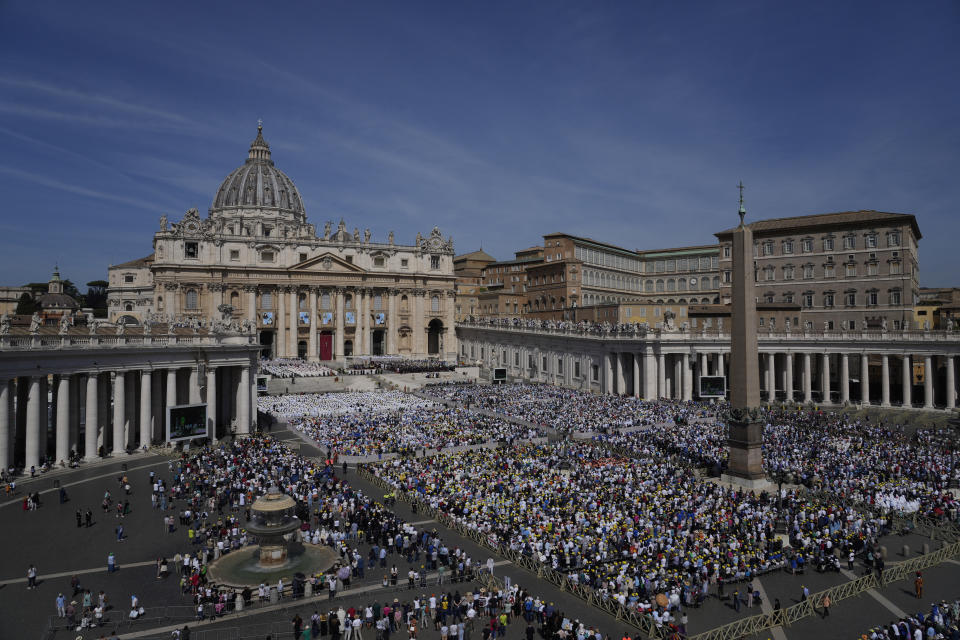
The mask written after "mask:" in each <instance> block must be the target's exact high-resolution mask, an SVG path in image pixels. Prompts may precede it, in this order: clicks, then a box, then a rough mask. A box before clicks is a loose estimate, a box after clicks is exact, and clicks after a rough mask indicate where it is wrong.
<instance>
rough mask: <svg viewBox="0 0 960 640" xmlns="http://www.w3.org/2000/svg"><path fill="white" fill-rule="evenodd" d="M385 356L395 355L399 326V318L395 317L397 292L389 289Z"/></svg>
mask: <svg viewBox="0 0 960 640" xmlns="http://www.w3.org/2000/svg"><path fill="white" fill-rule="evenodd" d="M387 313H388V316H387V354H388V355H391V356H392V355H396V354H397V353H398V349H397V327H398V326H399V325H400V318H399V317H398V316H397V290H396V289H390V290H389V291H388V292H387Z"/></svg>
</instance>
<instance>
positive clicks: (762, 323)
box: [760, 316, 766, 327]
mask: <svg viewBox="0 0 960 640" xmlns="http://www.w3.org/2000/svg"><path fill="white" fill-rule="evenodd" d="M765 321H766V318H764V317H762V316H761V317H760V326H761V327H762V326H764V325H765Z"/></svg>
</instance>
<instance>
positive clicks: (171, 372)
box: [161, 368, 177, 440]
mask: <svg viewBox="0 0 960 640" xmlns="http://www.w3.org/2000/svg"><path fill="white" fill-rule="evenodd" d="M176 404H177V370H176V368H172V369H167V407H173V406H176ZM161 432H162V433H163V439H164V440H166V439H167V412H166V410H164V412H163V428H162V429H161Z"/></svg>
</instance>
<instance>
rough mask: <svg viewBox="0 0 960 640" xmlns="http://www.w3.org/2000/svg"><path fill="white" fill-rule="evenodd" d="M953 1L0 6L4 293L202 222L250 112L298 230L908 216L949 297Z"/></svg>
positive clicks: (932, 275) (594, 226)
mask: <svg viewBox="0 0 960 640" xmlns="http://www.w3.org/2000/svg"><path fill="white" fill-rule="evenodd" d="M958 63H960V3H957V2H953V1H939V2H938V1H931V2H922V3H904V2H835V1H833V2H797V3H789V4H788V3H774V2H723V3H720V2H704V3H695V2H659V3H653V2H641V1H633V2H613V1H597V2H583V1H579V2H554V1H549V2H547V1H543V2H502V3H501V2H482V3H459V2H455V3H451V2H436V3H418V2H383V3H371V2H346V1H344V2H319V1H317V2H287V3H263V2H259V3H243V2H231V3H226V2H183V3H180V2H163V3H159V2H156V3H132V2H116V3H111V2H96V3H77V2H61V3H53V2H9V1H8V2H3V3H2V4H0V149H2V152H0V193H3V200H2V202H3V204H2V207H3V214H2V216H0V274H2V276H0V284H22V283H24V282H28V281H36V280H45V279H46V278H47V277H48V275H49V273H50V271H51V268H52V266H53V263H54V262H59V263H60V266H61V272H62V273H63V275H64V277H69V278H71V279H73V280H74V281H75V282H78V283H85V282H87V281H89V280H93V279H97V278H103V277H105V276H106V267H107V265H108V264H110V263H119V262H123V261H125V260H130V259H133V258H138V257H141V256H144V255H147V254H148V253H150V251H151V244H150V241H151V236H152V233H153V232H154V231H155V230H156V229H157V225H158V223H157V220H158V218H159V216H160V215H161V214H167V215H168V216H169V217H170V219H171V220H176V219H179V218H180V216H181V215H182V214H183V212H184V211H186V210H187V209H188V208H190V207H197V208H199V209H200V210H201V212H205V211H206V209H207V208H208V207H209V206H210V202H211V200H212V198H213V195H214V192H215V190H216V188H217V186H218V185H219V183H220V182H221V180H222V179H223V178H224V177H225V176H226V175H227V174H228V173H229V172H230V171H231V170H232V169H233V168H234V167H236V166H238V165H240V164H242V162H243V160H244V158H245V157H246V151H247V147H248V145H249V143H250V141H251V140H252V138H253V137H254V135H255V133H256V122H257V119H258V118H263V120H264V135H265V137H266V138H267V140H268V141H269V142H270V144H271V147H272V150H273V158H274V160H275V162H276V163H277V166H279V167H280V168H281V169H283V170H284V171H285V172H286V173H287V174H288V175H290V177H291V178H293V180H294V182H295V183H296V184H297V186H298V187H299V189H300V192H301V194H302V195H303V198H304V202H305V204H306V207H307V215H308V217H309V219H310V220H311V222H313V223H314V224H316V225H317V226H318V228H322V225H323V222H324V221H326V220H328V219H332V220H335V221H336V220H339V218H340V217H343V218H345V220H346V222H347V225H348V227H349V228H353V227H354V226H358V227H360V228H364V227H370V228H371V230H372V231H373V236H374V239H378V238H379V239H384V238H385V237H386V235H387V233H388V231H390V230H395V231H396V233H397V241H398V242H407V243H409V242H412V240H413V237H414V236H415V234H416V233H417V232H418V231H420V232H424V233H426V232H429V230H430V229H431V228H432V227H433V226H434V225H437V226H439V227H440V229H441V231H442V232H443V233H444V235H451V234H452V235H453V237H454V241H455V246H456V250H457V252H458V253H462V252H466V251H470V250H473V249H476V248H478V247H480V246H482V247H483V248H484V249H485V250H486V251H488V252H489V253H491V254H493V255H494V256H496V257H498V258H507V257H510V256H512V252H513V251H514V250H516V249H520V248H523V247H527V246H530V245H533V244H536V243H538V242H540V241H542V235H543V234H545V233H550V232H553V231H566V232H569V233H575V234H579V235H587V236H591V237H594V238H597V239H600V240H604V241H608V242H613V243H616V244H620V245H623V246H626V247H630V248H640V249H652V248H662V247H669V246H681V245H693V244H704V243H709V242H712V241H713V240H714V238H713V235H712V234H713V232H715V231H719V230H721V229H724V228H727V227H729V226H730V225H731V224H732V223H733V222H735V221H736V196H737V191H736V188H735V185H736V184H737V181H738V180H743V181H744V183H745V184H746V185H747V190H746V198H747V208H748V215H749V217H750V218H753V219H759V218H769V217H780V216H790V215H803V214H809V213H822V212H827V211H842V210H850V209H878V210H883V211H898V212H907V213H914V214H916V215H917V216H918V220H919V224H920V228H921V231H922V232H923V235H924V239H923V240H922V242H921V274H920V277H921V283H922V284H924V285H926V286H946V285H960V276H958V275H957V273H958V270H957V269H956V265H957V261H956V258H955V251H956V248H955V247H956V244H957V237H958V232H960V221H958V215H957V214H958V203H960V122H958V114H960V81H958V78H960V64H958Z"/></svg>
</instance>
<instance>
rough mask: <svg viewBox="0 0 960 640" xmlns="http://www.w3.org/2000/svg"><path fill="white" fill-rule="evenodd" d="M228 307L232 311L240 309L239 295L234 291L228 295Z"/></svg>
mask: <svg viewBox="0 0 960 640" xmlns="http://www.w3.org/2000/svg"><path fill="white" fill-rule="evenodd" d="M230 306H232V307H233V308H234V309H239V308H240V294H239V293H237V292H236V291H234V292H233V293H231V294H230Z"/></svg>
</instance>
